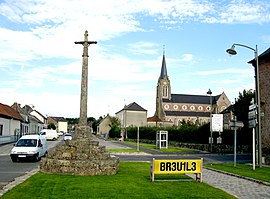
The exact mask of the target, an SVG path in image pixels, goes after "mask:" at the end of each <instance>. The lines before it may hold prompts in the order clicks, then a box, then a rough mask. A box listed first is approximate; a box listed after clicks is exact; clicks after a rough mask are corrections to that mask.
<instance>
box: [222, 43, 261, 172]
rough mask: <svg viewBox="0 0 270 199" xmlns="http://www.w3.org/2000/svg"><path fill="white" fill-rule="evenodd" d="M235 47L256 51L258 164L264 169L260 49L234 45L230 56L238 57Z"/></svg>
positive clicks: (228, 51)
mask: <svg viewBox="0 0 270 199" xmlns="http://www.w3.org/2000/svg"><path fill="white" fill-rule="evenodd" d="M235 46H241V47H244V48H248V49H250V50H252V51H254V56H255V60H256V65H255V87H256V102H257V128H256V129H257V144H258V163H259V166H260V167H262V141H261V100H260V85H259V82H260V77H259V60H258V48H257V45H256V47H255V49H254V48H251V47H249V46H246V45H243V44H233V45H232V47H231V48H229V49H227V50H226V52H227V53H229V54H230V55H236V54H237V52H236V50H235Z"/></svg>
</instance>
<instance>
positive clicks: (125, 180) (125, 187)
mask: <svg viewBox="0 0 270 199" xmlns="http://www.w3.org/2000/svg"><path fill="white" fill-rule="evenodd" d="M119 166H120V167H119V172H118V174H117V175H113V176H72V175H60V174H44V173H37V174H35V175H34V176H32V177H30V178H29V179H27V180H26V181H25V182H23V183H22V184H20V185H18V186H17V187H15V188H13V189H12V190H11V191H9V192H7V193H6V194H4V195H3V196H2V198H3V199H9V198H10V199H14V198H20V199H26V198H27V199H28V198H29V199H30V198H31V199H33V198H48V199H49V198H57V199H58V198H65V199H69V198H72V199H74V198H80V199H83V198H95V199H98V198H109V199H111V198H118V199H121V198H123V199H126V198H234V197H233V196H231V195H229V194H227V193H225V192H223V191H221V190H219V189H216V188H213V187H211V186H209V185H207V184H205V183H200V182H196V181H158V182H150V180H149V170H150V163H137V162H136V163H134V162H133V163H131V162H121V163H120V165H119Z"/></svg>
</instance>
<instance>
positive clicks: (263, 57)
mask: <svg viewBox="0 0 270 199" xmlns="http://www.w3.org/2000/svg"><path fill="white" fill-rule="evenodd" d="M266 60H270V48H268V49H267V50H266V51H264V52H263V53H262V54H260V55H259V56H258V61H259V63H261V62H264V61H266ZM255 61H256V60H255V58H254V59H252V60H250V61H249V62H248V63H249V64H252V65H253V66H254V65H255V63H256V62H255Z"/></svg>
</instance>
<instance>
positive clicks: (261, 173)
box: [204, 163, 270, 183]
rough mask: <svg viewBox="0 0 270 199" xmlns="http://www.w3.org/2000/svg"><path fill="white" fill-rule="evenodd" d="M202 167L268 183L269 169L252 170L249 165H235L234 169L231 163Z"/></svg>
mask: <svg viewBox="0 0 270 199" xmlns="http://www.w3.org/2000/svg"><path fill="white" fill-rule="evenodd" d="M204 167H210V168H214V169H217V170H221V171H226V172H229V173H234V174H238V175H241V176H246V177H250V178H254V179H258V180H262V181H265V182H269V183H270V167H262V168H260V167H256V168H255V170H253V169H252V165H250V164H236V167H234V166H233V163H227V164H205V165H204Z"/></svg>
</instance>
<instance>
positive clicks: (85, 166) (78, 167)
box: [40, 126, 119, 176]
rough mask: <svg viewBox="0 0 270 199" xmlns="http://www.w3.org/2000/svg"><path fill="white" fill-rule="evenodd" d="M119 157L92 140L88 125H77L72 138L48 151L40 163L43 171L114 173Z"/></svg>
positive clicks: (84, 174)
mask: <svg viewBox="0 0 270 199" xmlns="http://www.w3.org/2000/svg"><path fill="white" fill-rule="evenodd" d="M118 165H119V159H118V158H117V157H115V156H111V155H110V154H108V153H106V152H105V147H104V146H99V142H98V141H94V140H93V137H92V136H91V131H90V128H89V127H84V126H83V127H78V128H77V130H76V132H75V136H74V138H73V139H72V140H67V141H65V144H64V145H61V146H58V147H57V148H56V150H55V151H52V152H49V154H48V156H47V157H46V158H43V159H42V161H41V163H40V171H42V172H45V173H59V174H72V175H82V176H94V175H114V174H116V173H117V171H118Z"/></svg>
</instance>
